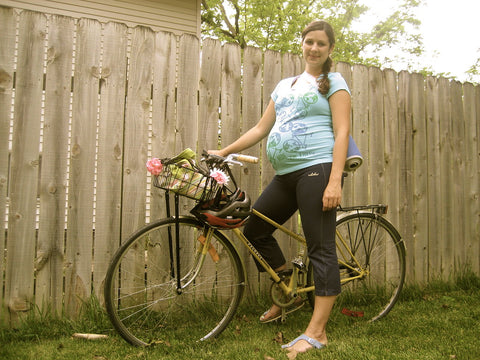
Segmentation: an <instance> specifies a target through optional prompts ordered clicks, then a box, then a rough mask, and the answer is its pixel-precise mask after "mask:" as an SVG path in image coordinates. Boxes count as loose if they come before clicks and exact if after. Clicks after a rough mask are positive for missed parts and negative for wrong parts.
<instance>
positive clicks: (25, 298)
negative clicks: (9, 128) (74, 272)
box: [5, 12, 47, 323]
mask: <svg viewBox="0 0 480 360" xmlns="http://www.w3.org/2000/svg"><path fill="white" fill-rule="evenodd" d="M19 22H20V25H19V35H18V36H19V48H18V65H17V66H18V70H17V72H16V78H15V107H14V120H13V137H12V155H11V164H10V174H9V179H10V182H9V198H10V207H9V216H8V238H7V259H6V268H5V302H6V304H7V306H8V309H9V311H10V314H11V321H12V322H13V323H15V322H16V318H17V316H18V315H19V314H21V313H22V312H28V311H29V310H31V304H33V303H34V297H33V294H34V291H33V288H34V271H35V268H34V259H35V246H36V238H37V234H36V209H37V195H38V177H39V166H40V150H39V148H40V136H39V135H40V127H41V122H40V119H41V113H42V92H43V73H44V71H43V61H44V57H43V54H44V49H45V33H46V27H47V20H46V17H45V16H44V15H43V14H41V13H36V12H22V13H21V14H20V19H19ZM19 270H20V271H19Z"/></svg>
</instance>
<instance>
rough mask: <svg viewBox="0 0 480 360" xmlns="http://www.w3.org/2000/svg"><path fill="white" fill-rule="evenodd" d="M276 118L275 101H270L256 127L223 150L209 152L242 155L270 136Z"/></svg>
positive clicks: (222, 154)
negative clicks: (241, 153)
mask: <svg viewBox="0 0 480 360" xmlns="http://www.w3.org/2000/svg"><path fill="white" fill-rule="evenodd" d="M275 118H276V116H275V103H274V102H273V100H270V102H269V104H268V106H267V109H266V110H265V112H264V113H263V116H262V117H261V119H260V120H259V121H258V123H257V124H256V125H255V126H254V127H252V128H251V129H250V130H248V131H247V132H246V133H245V134H243V135H242V136H240V137H239V138H238V139H237V140H235V141H234V142H233V143H231V144H230V145H228V146H226V147H224V148H223V149H221V150H209V151H208V152H209V153H210V154H215V155H220V156H227V155H228V154H234V153H240V152H242V151H243V150H245V149H248V148H249V147H251V146H253V145H255V144H256V143H258V142H259V141H261V140H262V139H263V138H264V137H266V136H267V135H268V133H269V132H270V130H271V129H272V127H273V125H274V124H275Z"/></svg>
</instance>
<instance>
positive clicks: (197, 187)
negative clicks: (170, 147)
mask: <svg viewBox="0 0 480 360" xmlns="http://www.w3.org/2000/svg"><path fill="white" fill-rule="evenodd" d="M153 185H154V186H156V187H158V188H161V189H164V190H169V191H172V192H174V193H177V194H179V195H182V196H186V197H188V198H190V199H194V200H201V201H205V200H211V199H213V197H214V196H215V194H216V193H217V191H218V190H219V189H220V187H221V186H220V185H219V184H218V183H217V182H216V181H215V179H213V178H211V177H210V176H205V175H204V174H202V173H200V172H199V171H198V170H197V169H195V168H192V167H191V166H188V165H187V164H185V163H184V164H183V165H180V164H177V163H175V164H168V165H165V166H164V167H163V169H162V172H161V173H160V174H159V175H157V176H154V178H153Z"/></svg>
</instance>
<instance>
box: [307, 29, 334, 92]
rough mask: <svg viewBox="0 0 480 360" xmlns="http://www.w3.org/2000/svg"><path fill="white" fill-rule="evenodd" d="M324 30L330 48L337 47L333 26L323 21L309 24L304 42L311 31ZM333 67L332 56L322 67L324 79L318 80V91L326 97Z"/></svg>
mask: <svg viewBox="0 0 480 360" xmlns="http://www.w3.org/2000/svg"><path fill="white" fill-rule="evenodd" d="M316 30H323V31H325V33H326V34H327V37H328V41H329V42H330V47H332V46H333V45H335V34H334V32H333V28H332V26H331V25H330V24H329V23H327V22H326V21H323V20H316V21H312V22H311V23H310V24H308V25H307V26H306V27H305V29H303V31H302V42H303V41H304V40H305V36H307V34H308V33H309V32H310V31H316ZM332 65H333V61H332V59H331V58H330V56H329V57H328V58H327V61H325V63H324V64H323V67H322V75H323V76H322V77H321V78H320V80H318V91H319V92H320V94H322V95H326V94H327V93H328V91H329V90H330V80H329V79H328V73H329V72H330V70H331V68H332Z"/></svg>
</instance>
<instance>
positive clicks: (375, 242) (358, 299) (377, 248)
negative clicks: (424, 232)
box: [336, 212, 405, 321]
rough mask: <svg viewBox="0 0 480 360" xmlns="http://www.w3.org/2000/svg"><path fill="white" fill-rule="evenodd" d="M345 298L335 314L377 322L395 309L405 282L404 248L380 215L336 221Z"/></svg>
mask: <svg viewBox="0 0 480 360" xmlns="http://www.w3.org/2000/svg"><path fill="white" fill-rule="evenodd" d="M336 243H337V256H338V261H339V267H340V278H341V282H342V285H343V286H342V294H341V295H340V296H339V297H338V299H337V301H336V310H337V311H339V312H341V313H343V314H344V315H348V316H353V317H362V318H364V319H366V320H370V321H375V320H378V319H380V318H382V317H384V316H385V315H387V314H388V312H389V311H390V310H391V309H392V308H393V306H394V305H395V303H396V301H397V300H398V297H399V295H400V292H401V290H402V287H403V283H404V280H405V245H404V244H403V241H402V239H401V237H400V234H399V233H398V231H397V230H396V229H395V227H394V226H393V225H392V224H391V223H390V222H388V221H387V220H386V219H384V218H383V217H381V216H380V215H378V214H375V213H371V212H365V213H362V212H360V213H353V214H349V215H347V216H345V217H343V218H340V219H339V220H338V221H337V229H336Z"/></svg>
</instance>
